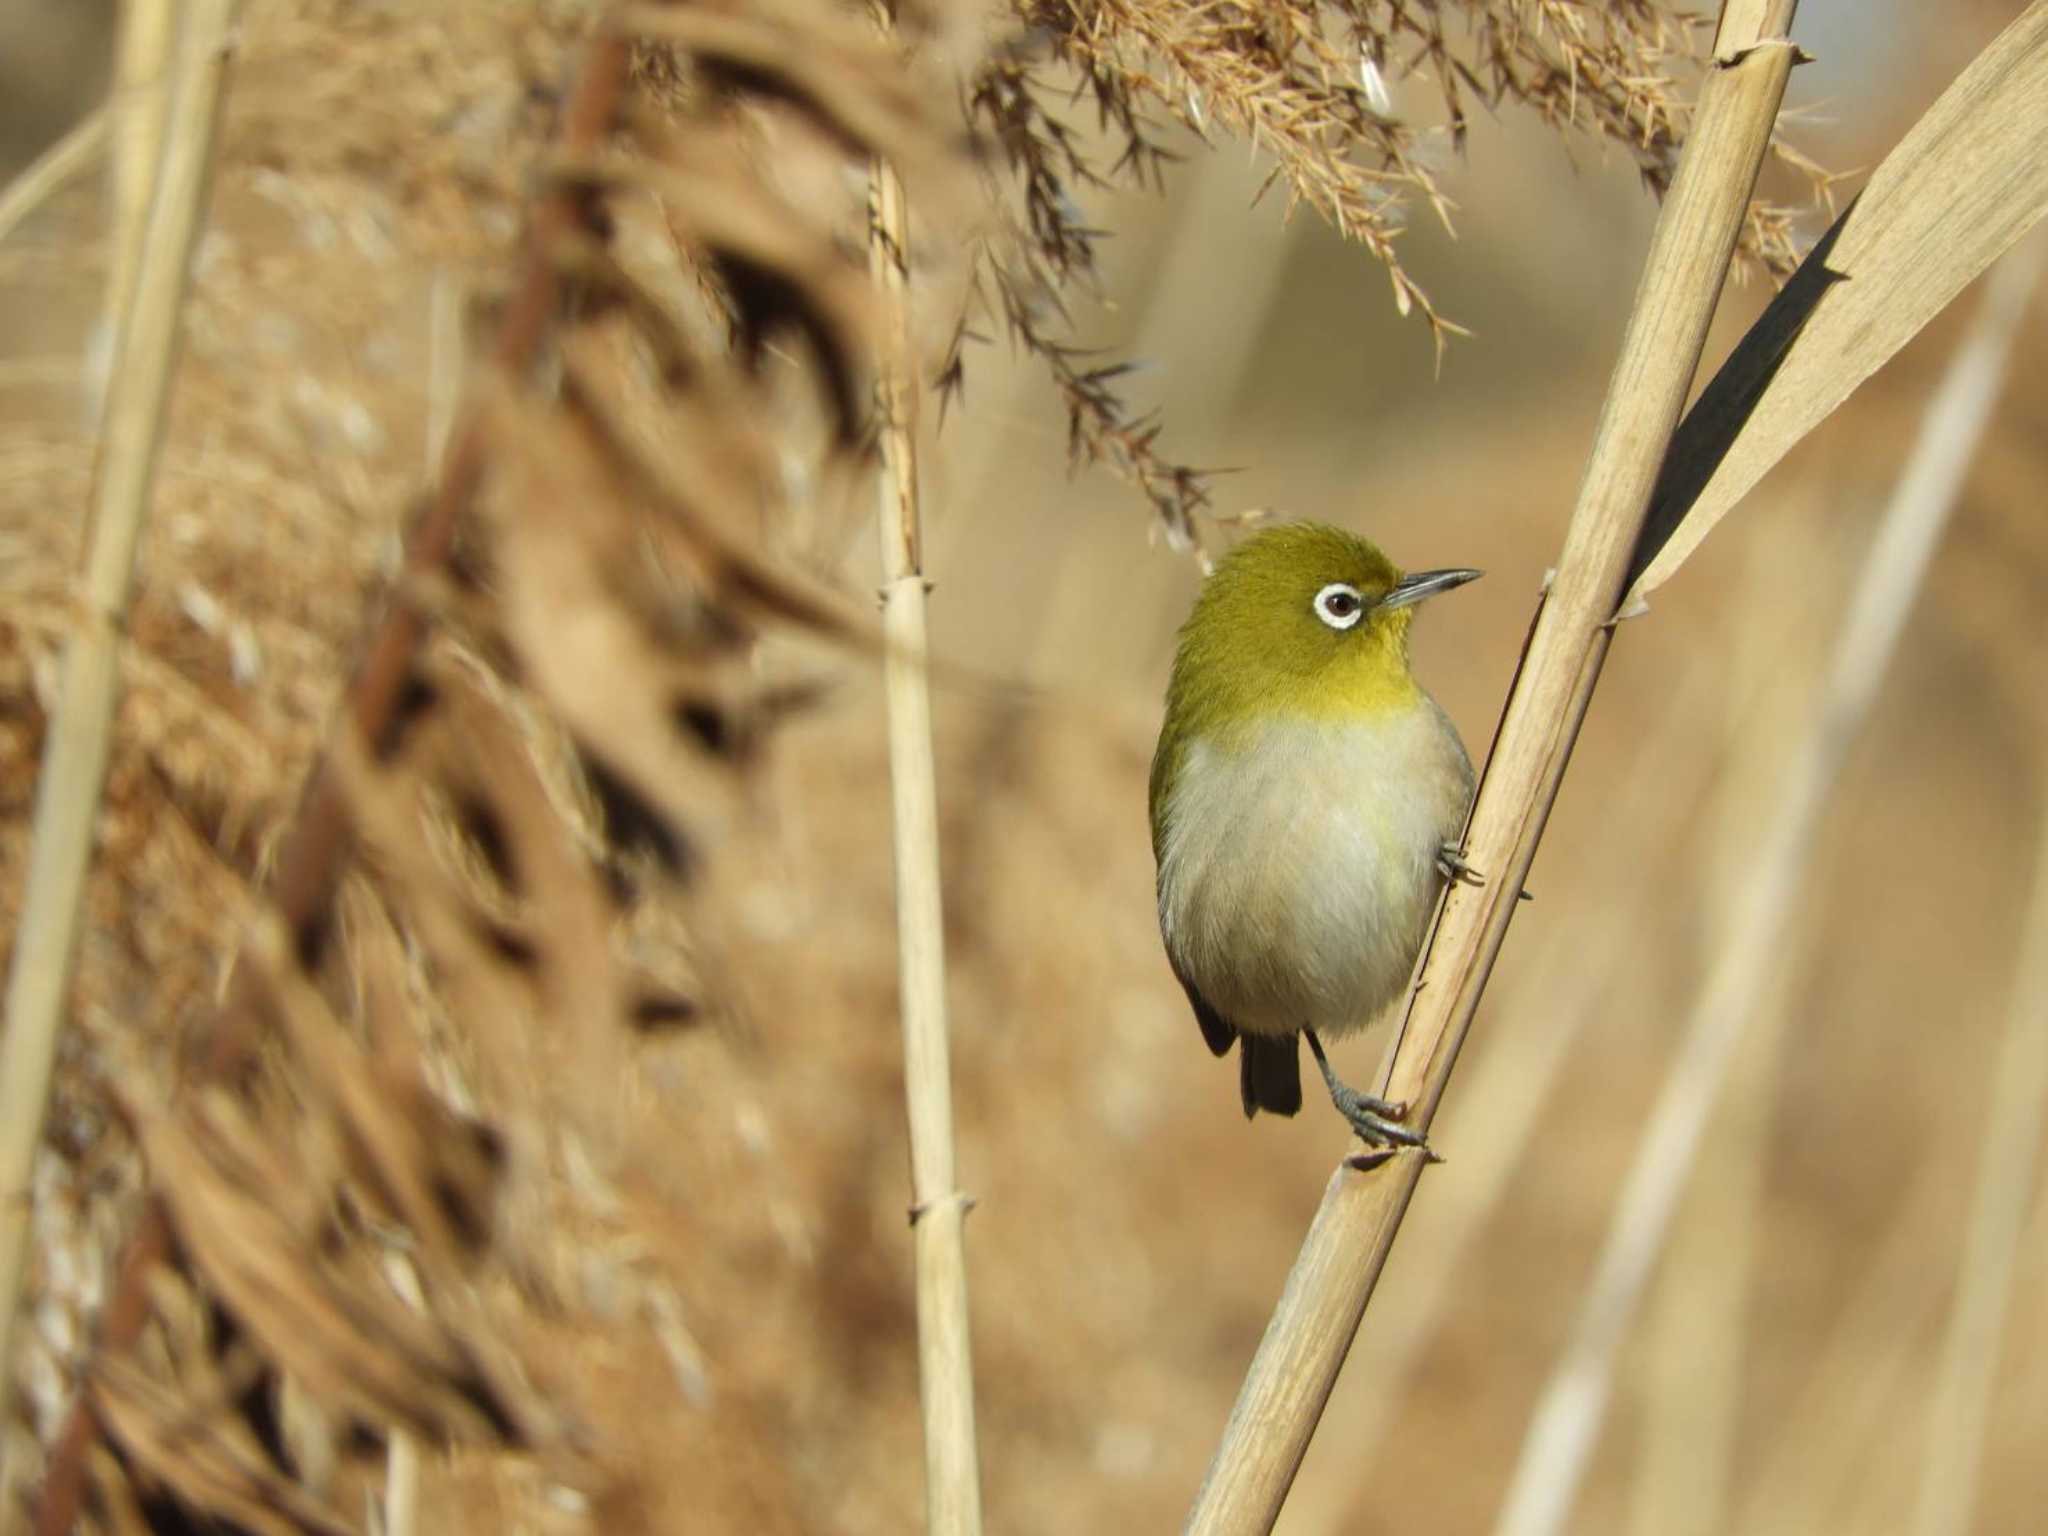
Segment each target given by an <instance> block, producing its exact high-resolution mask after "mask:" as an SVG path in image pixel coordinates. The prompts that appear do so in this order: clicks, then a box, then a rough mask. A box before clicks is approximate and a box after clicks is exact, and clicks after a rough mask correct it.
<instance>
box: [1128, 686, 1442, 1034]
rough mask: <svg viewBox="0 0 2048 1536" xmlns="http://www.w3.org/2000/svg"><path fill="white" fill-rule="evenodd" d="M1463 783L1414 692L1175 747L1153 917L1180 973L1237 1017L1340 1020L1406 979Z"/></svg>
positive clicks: (1434, 721)
mask: <svg viewBox="0 0 2048 1536" xmlns="http://www.w3.org/2000/svg"><path fill="white" fill-rule="evenodd" d="M1471 794H1472V768H1471V764H1470V761H1469V760H1468V759H1467V757H1466V755H1465V750H1464V747H1463V745H1462V744H1461V743H1460V742H1459V740H1458V737H1457V733H1456V731H1455V730H1454V729H1453V728H1452V727H1451V724H1450V722H1449V721H1448V720H1447V719H1445V717H1444V715H1443V713H1442V711H1441V710H1439V709H1438V708H1437V707H1436V705H1435V703H1434V702H1433V701H1431V700H1429V699H1427V698H1426V697H1425V698H1424V699H1423V700H1422V702H1421V705H1420V706H1419V707H1417V708H1415V709H1413V710H1405V711H1401V712H1400V713H1399V714H1397V715H1392V716H1380V717H1377V718H1374V719H1371V720H1367V721H1352V722H1341V723H1338V722H1324V721H1313V720H1283V721H1278V722H1273V723H1270V724H1268V725H1265V726H1263V727H1261V728H1260V729H1259V730H1258V731H1256V732H1255V733H1252V734H1250V735H1248V736H1247V737H1246V738H1245V739H1244V740H1242V741H1240V742H1237V743H1233V744H1230V745H1224V744H1220V743H1218V742H1215V741H1210V740H1203V739H1197V740H1195V741H1192V742H1190V743H1189V744H1188V745H1187V747H1186V748H1185V749H1184V755H1183V757H1182V760H1181V762H1180V765H1179V768H1178V771H1177V772H1176V774H1175V777H1174V784H1173V788H1172V791H1171V792H1170V795H1169V798H1168V801H1167V805H1166V809H1165V823H1164V828H1163V831H1164V836H1163V838H1162V840H1161V844H1160V859H1159V919H1160V927H1161V930H1162V932H1163V933H1164V935H1165V939H1166V945H1167V949H1168V951H1169V952H1170V953H1171V954H1172V956H1173V959H1174V963H1175V965H1176V967H1177V968H1178V969H1179V971H1180V973H1181V974H1182V975H1183V976H1185V977H1186V978H1187V979H1188V980H1189V981H1191V982H1193V983H1194V985H1195V987H1196V988H1197V990H1199V991H1200V992H1201V994H1202V996H1203V997H1204V998H1206V999H1207V1000H1208V1001H1209V1002H1210V1004H1211V1005H1213V1006H1214V1007H1215V1008H1216V1009H1217V1010H1218V1011H1219V1012H1220V1013H1222V1014H1223V1015H1224V1017H1226V1018H1228V1019H1229V1020H1230V1021H1231V1022H1232V1023H1234V1024H1235V1025H1237V1027H1238V1028H1240V1029H1249V1030H1255V1031H1260V1032H1264V1033H1281V1032H1287V1031H1292V1030H1298V1029H1300V1028H1302V1027H1303V1026H1304V1025H1310V1026H1313V1027H1314V1028H1315V1029H1317V1030H1318V1031H1321V1032H1341V1031H1343V1030H1345V1029H1350V1028H1357V1027H1361V1026H1363V1025H1365V1024H1367V1023H1370V1022H1371V1021H1372V1019H1373V1018H1374V1017H1375V1016H1377V1015H1378V1014H1379V1012H1380V1011H1381V1010H1382V1009H1384V1008H1385V1007H1386V1005H1387V1004H1388V1003H1389V1002H1391V1001H1392V1000H1393V999H1394V998H1395V997H1396V996H1397V995H1398V994H1399V993H1400V991H1401V990H1402V988H1403V987H1404V986H1405V985H1406V983H1407V980H1408V973H1409V970H1410V968H1411V967H1412V965H1413V964H1414V959H1415V953H1416V951H1417V949H1418V948H1419V947H1420V945H1421V941H1422V937H1423V931H1424V928H1425V927H1426V925H1427V923H1428V920H1429V913H1430V910H1431V907H1432V905H1433V903H1434V901H1435V898H1436V893H1437V890H1438V886H1439V884H1440V879H1441V877H1440V876H1439V874H1438V872H1437V854H1438V850H1439V848H1440V847H1441V846H1442V845H1443V844H1444V843H1445V842H1446V841H1449V840H1452V839H1455V838H1456V836H1457V834H1458V829H1459V826H1460V824H1461V823H1462V821H1463V819H1464V815H1465V810H1466V807H1467V805H1468V804H1469V802H1470V800H1471Z"/></svg>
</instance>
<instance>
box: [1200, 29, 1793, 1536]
mask: <svg viewBox="0 0 2048 1536" xmlns="http://www.w3.org/2000/svg"><path fill="white" fill-rule="evenodd" d="M1792 10H1793V5H1792V3H1791V0H1783V3H1778V4H1741V5H1731V6H1729V7H1728V8H1726V10H1724V13H1723V18H1722V24H1721V28H1720V30H1719V31H1718V32H1717V34H1716V36H1715V41H1714V62H1713V67H1712V68H1711V69H1710V70H1709V71H1708V74H1707V77H1706V81H1705V84H1704V86H1703V88H1702V91H1701V95H1700V101H1699V105H1698V109H1697V113H1696V116H1695V122H1694V127H1693V131H1692V134H1691V136H1690V138H1689V139H1688V140H1687V143H1686V147H1685V150H1684V153H1683V156H1682V158H1681V159H1680V162H1679V168H1678V173H1677V177H1676V180H1675V181H1674V182H1673V184H1672V188H1671V192H1670V195H1669V197H1668V198H1667V199H1666V202H1665V205H1664V210H1663V213H1662V215H1661V217H1660V218H1659V220H1658V224H1657V231H1656V234H1655V236H1654V238H1653V240H1652V244H1651V248H1650V253H1649V257H1648V261H1647V265H1646V268H1645V271H1644V275H1643V281H1642V285H1641V287H1640V289H1639V290H1638V293H1637V296H1636V304H1635V309H1634V312H1633V314H1632V315H1631V317H1630V321H1629V326H1628V331H1627V334H1626V335H1625V336H1624V338H1623V341H1622V352H1621V357H1620V360H1619V361H1618V363H1617V364H1616V367H1615V371H1614V377H1613V379H1612V381H1611V382H1610V384H1609V387H1608V394H1607V401H1606V405H1605V407H1604V409H1603V411H1602V415H1601V420H1600V426H1599V429H1598V432H1597V434H1596V437H1595V440H1594V445H1593V450H1592V455H1591V458H1590V461H1589V463H1588V465H1587V470H1586V478H1585V482H1584V484H1583V485H1582V487H1581V489H1580V493H1579V501H1578V506H1577V508H1576V510H1575V511H1574V513H1573V516H1572V521H1571V526H1570V529H1569V531H1568V532H1567V534H1566V539H1565V547H1564V553H1563V555H1562V556H1561V558H1560V559H1559V561H1558V567H1557V575H1556V577H1555V579H1554V581H1553V583H1552V585H1551V590H1550V592H1549V593H1548V595H1547V596H1546V598H1545V599H1544V600H1543V602H1542V604H1541V606H1540V608H1539V610H1538V616H1537V620H1536V624H1535V626H1534V629H1533V630H1532V632H1531V636H1530V643H1529V647H1528V650H1527V652H1526V654H1525V655H1524V658H1523V662H1522V667H1521V670H1520V672H1519V673H1518V675H1517V677H1516V680H1515V685H1514V688H1513V691H1512V693H1511V695H1510V697H1509V700H1508V705H1507V710H1506V714H1505V716H1504V718H1503V721H1502V726H1501V731H1500V736H1499V739H1498V741H1497V743H1496V746H1495V749H1494V752H1493V756H1492V758H1491V760H1490V761H1489V763H1488V765H1487V771H1486V776H1485V779H1484V782H1483V783H1482V785H1481V788H1480V793H1479V798H1478V802H1477V804H1476V805H1475V807H1474V810H1473V816H1472V822H1471V826H1470V829H1469V831H1468V834H1467V857H1468V858H1469V859H1470V860H1471V862H1472V863H1473V865H1474V866H1475V867H1476V868H1477V869H1479V870H1480V871H1482V872H1483V874H1484V875H1485V876H1486V879H1487V883H1486V884H1485V885H1483V886H1480V887H1477V888H1474V887H1468V886H1464V885H1459V886H1456V887H1454V888H1453V890H1452V892H1451V894H1450V895H1449V896H1448V897H1447V899H1446V901H1445V905H1444V911H1443V914H1442V916H1441V917H1440V919H1439V921H1438V925H1437V929H1436V932H1435V934H1434V936H1433V938H1432V943H1431V946H1430V949H1429V952H1428V954H1427V956H1426V957H1425V958H1424V961H1423V965H1422V971H1421V974H1420V977H1419V979H1418V982H1417V987H1416V991H1415V993H1414V994H1413V996H1412V997H1411V1000H1410V1006H1409V1012H1408V1017H1407V1020H1406V1023H1405V1025H1404V1028H1403V1033H1402V1038H1401V1043H1400V1046H1399V1048H1398V1049H1397V1051H1396V1052H1395V1056H1394V1061H1393V1065H1392V1069H1391V1072H1390V1079H1389V1080H1390V1085H1391V1095H1392V1096H1393V1097H1395V1098H1398V1099H1404V1100H1406V1101H1408V1103H1409V1104H1410V1106H1411V1114H1412V1117H1413V1120H1414V1123H1415V1124H1417V1125H1418V1126H1420V1127H1422V1128H1424V1129H1426V1128H1427V1127H1428V1125H1429V1122H1430V1120H1431V1118H1432V1117H1433V1116H1434V1115H1435V1112H1436V1107H1437V1104H1438V1102H1439V1101H1440V1100H1441V1098H1442V1095H1443V1091H1444V1087H1445V1084H1446V1083H1447V1082H1448V1080H1449V1078H1450V1073H1451V1069H1452V1067H1453V1065H1454V1064H1455V1063H1456V1060H1457V1054H1458V1048H1459V1046H1460V1045H1461V1044H1462V1043H1463V1040H1464V1037H1465V1032H1466V1030H1467V1029H1468V1028H1469V1026H1470V1024H1471V1021H1472V1016H1473V1014H1474V1012H1476V1010H1477V1008H1478V1006H1479V998H1480V995H1481V993H1482V992H1483V991H1484V989H1485V986H1486V980H1487V977H1488V976H1489V974H1490V973H1491V971H1492V968H1493V961H1494V958H1495V956H1496V955H1497V954H1498V953H1499V950H1500V945H1501V942H1502V940H1503V939H1504V938H1505V936H1506V933H1507V925H1508V920H1509V918H1510V917H1511V915H1512V914H1513V911H1514V907H1515V904H1516V900H1517V898H1518V895H1519V893H1520V891H1521V888H1522V882H1523V880H1524V879H1525V878H1526V876H1527V874H1528V870H1529V865H1530V862H1531V860H1533V859H1534V857H1535V854H1536V845H1537V843H1538V842H1539V841H1540V839H1541V837H1542V833H1543V826H1544V822H1545V821H1546V819H1547V818H1548V815H1549V810H1550V806H1551V804H1552V803H1553V802H1554V800H1555V798H1556V795H1557V791H1558V786H1559V784H1560V783H1561V782H1562V780H1563V777H1564V771H1565V768H1566V766H1567V765H1568V763H1569V761H1570V758H1571V749H1572V745H1573V743H1574V741H1575V740H1576V739H1577V736H1578V731H1579V726H1580V723H1581V722H1582V720H1583V719H1584V717H1585V711H1586V707H1587V705H1588V703H1589V702H1590V701H1591V697H1592V691H1593V687H1594V685H1595V683H1596V682H1597V681H1598V679H1599V675H1600V668H1601V664H1602V662H1603V661H1604V659H1605V657H1606V653H1607V648H1608V645H1609V643H1610V641H1611V639H1612V636H1613V628H1614V620H1615V618H1616V611H1617V607H1618V604H1619V600H1620V598H1621V595H1622V589H1623V585H1624V582H1625V579H1626V576H1627V573H1628V563H1629V556H1630V552H1631V550H1632V549H1633V547H1634V545H1635V542H1636V539H1637V537H1638V535H1639V532H1640V530H1641V528H1642V524H1643V519H1644V515H1645V513H1646V511H1647V508H1648V505H1649V499H1650V493H1651V490H1652V488H1653V486H1654V484H1655V481H1656V476H1657V470H1658V466H1659V464H1660V463H1661V462H1662V459H1663V455H1664V450H1665V446H1666V444H1667V443H1668V442H1669V441H1670V438H1671V433H1672V430H1673V428H1674V427H1675V426H1676V425H1677V423H1678V418H1679V412H1680V409H1681V408H1682V407H1683V405H1684V403H1685V396H1686V392H1687V390H1688V389H1689V387H1690V386H1691V383H1692V379H1693V374H1694V372H1695V370H1696V369H1697V368H1698V365H1699V357H1700V351H1701V348H1702V347H1703V346H1704V344H1705V341H1706V333H1707V325H1708V322H1709V320H1710V319H1711V318H1712V316H1713V311H1714V306H1715V303H1716V301H1717V299H1718V298H1719V296H1720V292H1721V286H1722V283H1723V281H1724V279H1725V278H1726V275H1727V270H1728V262H1729V258H1730V256H1731V255H1732V253H1733V252H1734V249H1735V241H1736V237H1737V234H1738V233H1739V231H1740V229H1741V225H1742V220H1743V217H1744V213H1745V211H1746V209H1747V208H1748V205H1749V197H1750V193H1751V190H1752V189H1753V187H1754V186H1755V183H1756V176H1757V171H1758V168H1759V167H1760V165H1761V164H1762V160H1763V156H1764V154H1765V151H1766V149H1767V147H1768V145H1769V142H1770V132H1771V125H1772V123H1773V122H1774V121H1775V120H1776V118H1777V111H1778V103H1779V102H1780V100H1781V99H1782V98H1783V95H1784V89H1785V81H1786V79H1787V77H1788V76H1789V74H1790V73H1791V68H1792V63H1793V59H1794V54H1795V50H1794V49H1793V47H1792V45H1791V43H1790V42H1789V41H1788V40H1787V39H1786V37H1785V35H1784V34H1785V31H1786V28H1787V27H1788V26H1789V25H1790V21H1791V15H1792ZM1738 12H1739V13H1740V15H1738V14H1737V13H1738ZM1424 1165H1425V1159H1424V1158H1423V1157H1422V1156H1421V1155H1419V1154H1417V1153H1401V1154H1398V1155H1395V1156H1391V1157H1385V1158H1376V1159H1351V1158H1347V1159H1346V1160H1345V1162H1344V1163H1342V1164H1340V1165H1339V1167H1338V1169H1337V1170H1336V1172H1335V1173H1334V1174H1332V1176H1331V1178H1330V1182H1329V1185H1328V1187H1327V1188H1326V1190H1325V1192H1324V1196H1323V1201H1322V1204H1321V1206H1320V1208H1319V1209H1318V1210H1317V1212H1316V1216H1315V1220H1314V1221H1313V1223H1312V1224H1311V1225H1310V1228H1309V1233H1308V1236H1307V1238H1306V1240H1305V1241H1304V1242H1303V1244H1302V1249H1301V1252H1300V1254H1299V1256H1298V1257H1297V1258H1296V1260H1295V1264H1294V1269H1293V1271H1292V1272H1291V1273H1290V1274H1289V1276H1288V1280H1287V1286H1286V1290H1285V1292H1284V1293H1283V1294H1282V1296H1281V1300H1280V1304H1279V1307H1278V1309H1277V1310H1276V1311H1275V1313H1274V1315H1273V1319H1272V1322H1271V1323H1270V1324H1269V1325H1268V1327H1267V1329H1266V1335H1265V1337H1264V1339H1263V1340H1261V1342H1260V1345H1259V1351H1258V1354H1257V1356H1256V1357H1255V1358H1254V1360H1253V1361H1252V1365H1251V1369H1250V1371H1249V1373H1248V1374H1247V1376H1246V1378H1245V1383H1244V1386H1243V1388H1242V1390H1241V1391H1240V1392H1239V1395H1238V1400H1237V1404H1236V1406H1235V1407H1234V1408H1233V1409H1232V1411H1231V1416H1230V1421H1229V1424H1228V1425H1227V1426H1226V1427H1225V1430H1224V1436H1223V1443H1222V1445H1221V1446H1220V1447H1219V1448H1218V1450H1217V1453H1216V1457H1215V1460H1214V1461H1213V1462H1212V1463H1211V1464H1210V1468H1209V1473H1208V1476H1207V1477H1206V1478H1205V1479H1204V1481H1203V1484H1202V1488H1201V1491H1200V1493H1199V1494H1198V1495H1197V1496H1196V1500H1195V1506H1194V1509H1193V1511H1192V1512H1191V1513H1190V1515H1189V1518H1188V1524H1187V1529H1188V1530H1189V1531H1191V1532H1199V1533H1201V1536H1220V1533H1225V1532H1229V1533H1237V1532H1253V1531H1266V1530H1270V1529H1271V1528H1272V1524H1273V1522H1274V1520H1275V1519H1276V1518H1277V1517H1278V1514H1279V1511H1280V1506H1281V1504H1282V1502H1283V1501H1284V1500H1285V1498H1286V1496H1287V1490H1288V1487H1289V1485H1290V1484H1291V1483H1292V1481H1293V1478H1294V1473H1295V1470H1296V1468H1297V1467H1299V1465H1300V1463H1301V1457H1302V1454H1303V1452H1304V1451H1305V1450H1306V1449H1307V1446H1308V1442H1309V1437H1310V1436H1311V1435H1312V1434H1313V1433H1314V1430H1315V1425H1316V1423H1317V1420H1318V1419H1319V1418H1320V1416H1321V1414H1322V1410H1323V1405H1324V1403H1325V1402H1326V1401H1327V1400H1328V1398H1329V1393H1330V1388H1331V1386H1332V1385H1333V1384H1334V1383H1335V1381H1336V1379H1337V1373H1338V1370H1339V1369H1340V1368H1341V1367H1342V1365H1343V1361H1344V1356H1345V1353H1346V1352H1347V1351H1348V1349H1349V1348H1350V1345H1351V1340H1352V1336H1353V1335H1354V1334H1355V1333H1356V1332H1357V1329H1358V1324H1359V1322H1360V1320H1361V1319H1362V1318H1363V1317H1364V1314H1365V1307H1366V1303H1367V1302H1368V1301H1369V1300H1370V1299H1371V1296H1372V1291H1373V1287H1374V1285H1375V1284H1376V1283H1377V1281H1378V1279H1379V1274H1380V1270H1381V1268H1382V1267H1383V1266H1384V1264H1385V1262H1386V1257H1387V1253H1388V1251H1389V1249H1390V1248H1391V1247H1392V1245H1393V1240H1394V1235H1395V1233H1396V1232H1397V1231H1398V1230H1399V1227H1400V1223H1401V1218H1402V1216H1403V1215H1404V1214H1405V1212H1406V1210H1407V1207H1408V1201H1409V1199H1410V1198H1411V1197H1412V1196H1413V1194H1414V1191H1415V1185H1416V1183H1417V1181H1418V1180H1419V1179H1420V1177H1421V1173H1422V1169H1423V1167H1424Z"/></svg>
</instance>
